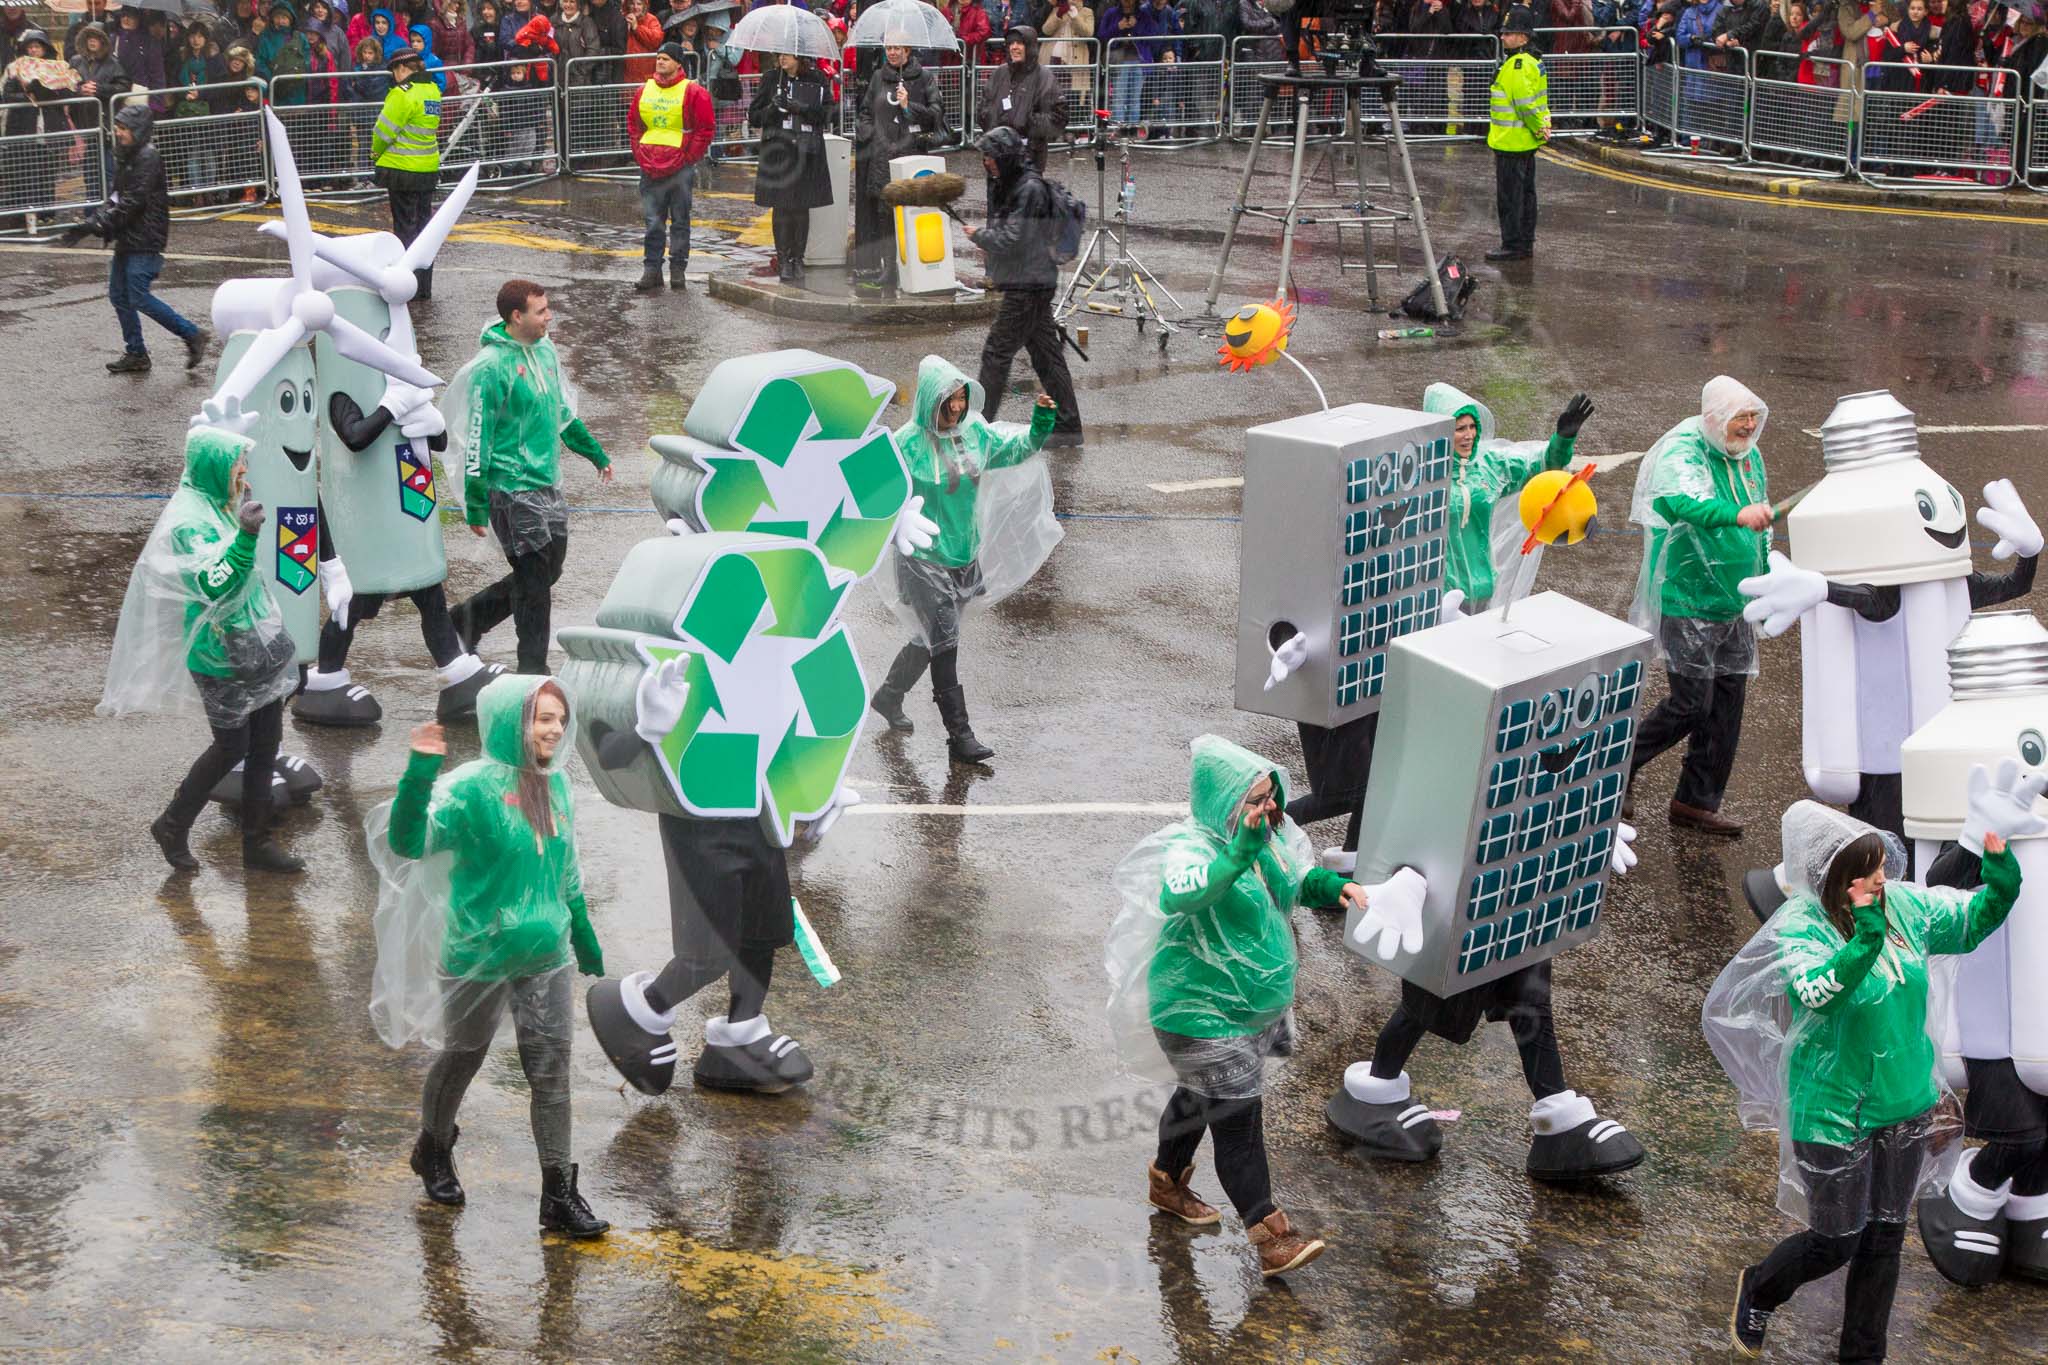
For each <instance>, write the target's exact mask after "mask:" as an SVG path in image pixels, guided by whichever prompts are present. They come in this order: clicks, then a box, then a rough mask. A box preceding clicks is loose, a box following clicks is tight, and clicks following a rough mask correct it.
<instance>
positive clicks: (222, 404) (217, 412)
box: [190, 393, 263, 436]
mask: <svg viewBox="0 0 2048 1365" xmlns="http://www.w3.org/2000/svg"><path fill="white" fill-rule="evenodd" d="M262 416H263V414H262V413H261V412H258V411H256V410H255V409H253V408H250V409H245V408H243V406H242V400H241V399H240V398H238V397H237V396H235V395H234V394H232V393H231V394H228V395H227V396H226V397H223V398H208V399H207V400H206V401H205V402H203V403H201V404H200V405H199V411H198V412H196V413H194V414H193V415H192V421H191V423H190V425H192V426H195V427H218V428H220V429H221V430H222V431H231V432H233V433H234V434H235V435H237V436H247V435H248V434H249V433H250V432H252V431H254V430H255V429H256V423H257V422H258V421H259V420H261V418H262Z"/></svg>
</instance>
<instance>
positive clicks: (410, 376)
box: [327, 317, 441, 389]
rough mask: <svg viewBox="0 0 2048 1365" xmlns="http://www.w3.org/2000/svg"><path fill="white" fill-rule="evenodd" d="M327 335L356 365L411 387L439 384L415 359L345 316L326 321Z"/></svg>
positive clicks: (438, 378) (434, 376)
mask: <svg viewBox="0 0 2048 1365" xmlns="http://www.w3.org/2000/svg"><path fill="white" fill-rule="evenodd" d="M327 335H328V336H329V337H330V338H331V339H332V340H333V342H334V349H335V350H337V351H340V352H341V353H342V354H343V355H345V356H347V357H348V358H349V359H350V360H353V361H355V362H356V363H357V364H358V365H368V366H369V367H370V368H371V369H373V370H381V371H383V372H384V373H385V374H388V375H390V376H391V377H392V378H393V379H398V380H402V381H404V382H405V383H407V384H411V385H412V386H413V387H414V388H420V389H431V388H437V387H439V385H440V383H441V380H440V377H439V376H438V375H436V374H434V373H433V371H431V370H428V369H426V368H425V367H423V366H422V365H421V364H420V363H419V362H418V361H416V360H414V359H412V357H411V356H409V355H406V354H404V353H402V352H400V351H396V350H393V349H392V348H391V347H390V346H387V345H385V344H384V343H383V342H381V341H379V340H377V338H375V337H374V336H371V335H370V334H369V333H368V332H366V331H364V330H363V329H362V328H360V327H358V326H356V325H355V324H354V323H353V322H350V321H349V320H348V319H347V318H341V317H337V318H335V319H334V320H333V321H332V322H330V323H328V324H327Z"/></svg>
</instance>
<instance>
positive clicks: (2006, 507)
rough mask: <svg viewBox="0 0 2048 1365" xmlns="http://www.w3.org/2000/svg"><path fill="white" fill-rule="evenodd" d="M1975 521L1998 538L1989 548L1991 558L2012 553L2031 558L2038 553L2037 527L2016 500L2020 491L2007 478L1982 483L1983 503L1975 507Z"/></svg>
mask: <svg viewBox="0 0 2048 1365" xmlns="http://www.w3.org/2000/svg"><path fill="white" fill-rule="evenodd" d="M1977 524H1978V525H1979V526H1981V527H1983V528H1984V529H1985V530H1987V531H1989V532H1991V534H1992V535H1995V536H1997V537H1998V543H1997V544H1996V545H1994V546H1992V547H1991V557H1992V558H1993V559H2011V558H2012V557H2013V556H2014V555H2018V556H2019V557H2020V558H2022V559H2032V558H2033V557H2034V556H2035V555H2037V554H2039V553H2041V528H2040V527H2039V526H2036V525H2035V524H2034V517H2033V514H2032V513H2030V512H2028V511H2027V505H2026V504H2025V503H2023V502H2021V501H2020V492H2019V490H2018V489H2017V488H2014V487H2013V486H2012V480H2011V479H1998V480H1996V481H1995V482H1992V483H1987V484H1985V485H1984V505H1983V506H1982V507H1980V508H1978V509H1977Z"/></svg>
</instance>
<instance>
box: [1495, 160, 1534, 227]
mask: <svg viewBox="0 0 2048 1365" xmlns="http://www.w3.org/2000/svg"><path fill="white" fill-rule="evenodd" d="M1493 210H1494V213H1495V214H1496V215H1497V216H1498V217H1499V218H1500V244H1501V246H1503V247H1504V248H1506V249H1507V250H1509V251H1534V250H1535V249H1536V153H1534V152H1495V153H1494V154H1493Z"/></svg>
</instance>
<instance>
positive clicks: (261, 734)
mask: <svg viewBox="0 0 2048 1365" xmlns="http://www.w3.org/2000/svg"><path fill="white" fill-rule="evenodd" d="M208 728H209V729H211V730H212V731H213V743H211V744H209V745H207V746H206V748H205V750H204V751H202V752H201V753H200V755H199V757H198V758H196V759H194V760H193V761H192V768H191V770H190V771H189V772H187V773H186V774H185V780H184V781H183V782H180V783H179V784H178V790H177V793H176V794H175V795H174V796H172V797H171V804H170V807H169V809H167V810H166V811H165V812H164V817H165V819H166V820H167V821H168V822H169V823H170V824H172V825H174V826H176V827H177V828H179V829H190V828H192V822H193V821H195V820H197V819H198V818H199V812H201V811H202V810H205V809H206V798H207V796H208V795H209V794H210V793H211V792H212V791H213V788H214V784H216V783H218V782H219V781H220V780H221V779H222V778H223V777H226V776H227V774H228V770H229V769H231V768H233V767H234V766H235V765H236V764H237V763H240V764H241V765H242V838H243V841H244V842H247V843H258V842H261V840H262V839H263V837H264V835H265V834H266V833H267V832H268V831H269V829H270V779H271V772H272V769H274V768H275V767H276V765H277V746H278V745H279V743H281V742H282V741H283V738H284V702H282V701H274V702H271V703H270V704H269V705H268V706H262V707H258V708H257V709H256V710H255V711H252V712H250V714H249V718H248V719H247V720H244V721H243V722H242V723H241V724H240V725H237V726H236V727H234V728H233V729H232V730H223V729H221V728H220V727H219V726H209V727H208Z"/></svg>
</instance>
